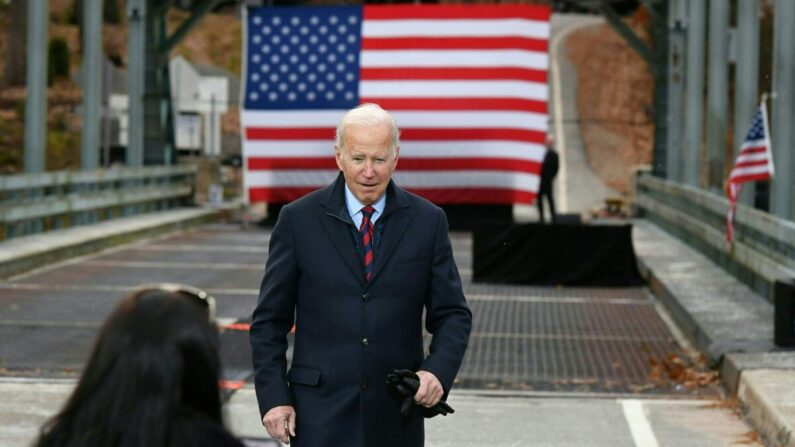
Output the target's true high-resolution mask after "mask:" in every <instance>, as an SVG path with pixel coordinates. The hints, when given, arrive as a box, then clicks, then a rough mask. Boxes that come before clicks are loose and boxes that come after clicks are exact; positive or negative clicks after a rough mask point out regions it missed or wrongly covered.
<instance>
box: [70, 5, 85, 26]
mask: <svg viewBox="0 0 795 447" xmlns="http://www.w3.org/2000/svg"><path fill="white" fill-rule="evenodd" d="M69 23H71V24H72V25H77V26H80V24H81V23H83V0H75V1H74V3H72V14H71V15H70V16H69Z"/></svg>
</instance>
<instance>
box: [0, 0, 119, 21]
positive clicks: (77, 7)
mask: <svg viewBox="0 0 795 447" xmlns="http://www.w3.org/2000/svg"><path fill="white" fill-rule="evenodd" d="M0 1H2V0H0ZM102 21H103V22H105V23H112V24H114V25H118V24H119V23H121V8H120V7H119V1H118V0H102ZM69 23H70V24H72V25H77V26H79V27H81V28H82V23H83V0H74V3H73V4H72V10H71V14H70V15H69Z"/></svg>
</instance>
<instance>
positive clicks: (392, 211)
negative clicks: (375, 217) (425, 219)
mask: <svg viewBox="0 0 795 447" xmlns="http://www.w3.org/2000/svg"><path fill="white" fill-rule="evenodd" d="M404 194H405V193H404V192H403V190H401V189H400V188H398V187H397V186H395V183H394V181H390V182H389V186H388V187H387V201H386V209H385V210H384V215H383V216H382V217H381V219H384V221H385V225H386V227H385V228H384V236H383V239H381V247H380V249H379V250H376V252H375V266H374V267H373V279H371V280H370V282H371V283H372V282H373V281H375V279H376V277H378V272H380V271H381V269H383V268H384V265H386V262H387V261H388V260H389V257H390V256H392V253H394V251H395V248H397V246H398V243H400V240H401V239H403V234H404V233H405V232H406V229H407V228H408V227H409V223H410V222H411V212H410V207H409V206H408V204H407V202H406V200H405V197H404Z"/></svg>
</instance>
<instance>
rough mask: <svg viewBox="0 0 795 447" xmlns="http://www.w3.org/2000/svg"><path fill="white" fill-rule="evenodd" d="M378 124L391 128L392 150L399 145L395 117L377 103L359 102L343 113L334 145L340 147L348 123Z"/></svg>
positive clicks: (370, 125) (368, 125)
mask: <svg viewBox="0 0 795 447" xmlns="http://www.w3.org/2000/svg"><path fill="white" fill-rule="evenodd" d="M379 124H387V125H388V126H389V127H391V128H392V150H395V149H396V148H397V147H398V146H400V130H399V129H398V126H397V122H395V118H393V117H392V115H390V114H389V112H387V111H386V110H384V109H382V108H381V106H379V105H378V104H373V103H369V102H368V103H364V104H360V105H358V106H356V107H354V108H352V109H351V110H349V111H348V113H346V114H345V116H343V117H342V119H341V120H340V123H339V124H337V139H336V145H337V147H338V148H340V149H342V145H343V142H344V141H345V129H347V128H348V126H350V125H359V126H367V127H375V126H378V125H379Z"/></svg>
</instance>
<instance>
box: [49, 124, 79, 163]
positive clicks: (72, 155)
mask: <svg viewBox="0 0 795 447" xmlns="http://www.w3.org/2000/svg"><path fill="white" fill-rule="evenodd" d="M46 163H47V166H46V169H47V170H48V171H61V170H67V169H80V134H78V133H76V132H64V131H60V130H49V131H48V132H47V159H46Z"/></svg>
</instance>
